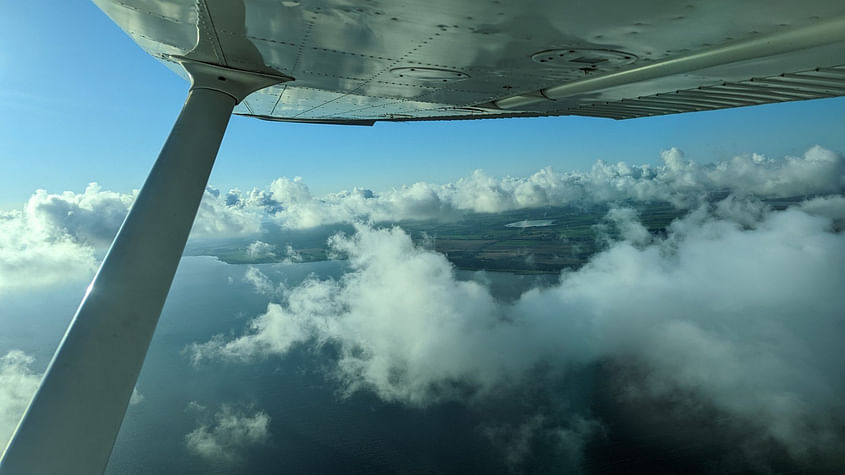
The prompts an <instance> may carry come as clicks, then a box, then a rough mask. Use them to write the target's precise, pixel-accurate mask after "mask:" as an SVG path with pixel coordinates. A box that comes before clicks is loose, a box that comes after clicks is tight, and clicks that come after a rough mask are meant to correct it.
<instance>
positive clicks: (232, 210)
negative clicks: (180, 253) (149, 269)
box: [0, 183, 262, 292]
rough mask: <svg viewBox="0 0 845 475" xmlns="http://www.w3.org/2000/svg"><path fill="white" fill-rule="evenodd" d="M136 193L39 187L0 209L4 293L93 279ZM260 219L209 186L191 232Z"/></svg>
mask: <svg viewBox="0 0 845 475" xmlns="http://www.w3.org/2000/svg"><path fill="white" fill-rule="evenodd" d="M136 196H137V191H133V192H132V193H117V192H113V191H107V190H103V189H102V188H101V187H100V186H99V185H97V184H96V183H91V184H90V185H88V186H87V187H86V188H85V190H84V191H83V192H82V193H74V192H72V191H65V192H63V193H60V194H50V193H48V192H47V191H45V190H37V191H36V192H35V193H34V194H33V195H32V196H31V197H30V198H29V200H28V201H27V203H26V205H25V206H24V207H23V208H22V209H21V210H13V211H0V292H3V291H8V290H12V289H22V288H27V287H32V286H40V285H50V284H53V283H57V282H67V281H73V280H77V279H82V280H84V279H87V278H90V276H91V275H92V274H93V272H94V271H95V270H96V268H97V264H98V258H97V255H101V254H102V252H104V251H105V250H106V249H107V248H108V246H109V244H110V243H111V241H112V240H113V239H114V236H115V234H116V233H117V230H118V229H119V228H120V225H121V223H122V222H123V219H124V218H125V217H126V213H127V212H128V211H129V208H130V207H131V205H132V203H133V201H134V200H135V197H136ZM261 219H262V218H261V216H260V214H259V213H258V211H256V210H244V209H242V208H241V207H239V206H237V205H233V206H229V205H227V204H226V198H225V197H220V196H219V193H216V194H215V192H214V190H213V189H209V190H207V191H206V193H205V196H204V198H203V201H202V204H201V205H200V209H199V213H198V217H197V221H196V223H195V225H194V229H193V231H192V237H200V238H202V237H232V236H246V235H251V234H255V233H257V232H258V231H259V230H260V227H261Z"/></svg>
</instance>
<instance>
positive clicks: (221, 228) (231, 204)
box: [191, 187, 263, 238]
mask: <svg viewBox="0 0 845 475" xmlns="http://www.w3.org/2000/svg"><path fill="white" fill-rule="evenodd" d="M262 217H263V213H262V211H261V210H260V209H256V208H250V207H245V206H243V205H242V204H241V203H239V202H238V201H233V196H232V194H231V192H230V193H229V194H227V195H225V196H220V192H219V191H218V190H216V189H214V188H212V187H208V188H207V189H206V191H205V194H204V195H203V199H202V201H201V202H200V207H199V210H197V218H196V221H195V222H194V227H193V228H192V229H191V237H193V238H227V237H235V236H250V235H254V234H257V233H258V232H260V231H261V220H262Z"/></svg>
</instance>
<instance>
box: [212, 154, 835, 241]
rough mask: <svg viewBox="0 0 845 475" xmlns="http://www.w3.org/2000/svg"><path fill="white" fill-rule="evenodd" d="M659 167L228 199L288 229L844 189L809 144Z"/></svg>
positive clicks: (298, 186) (282, 191)
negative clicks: (796, 149)
mask: <svg viewBox="0 0 845 475" xmlns="http://www.w3.org/2000/svg"><path fill="white" fill-rule="evenodd" d="M661 161H662V164H661V165H658V166H650V165H629V164H627V163H625V162H622V161H620V162H617V163H615V164H611V163H607V162H604V161H599V162H597V163H596V164H595V165H594V166H593V168H592V169H591V170H590V171H589V172H558V171H555V170H553V169H552V168H544V169H542V170H540V171H538V172H537V173H535V174H533V175H531V176H529V177H524V178H514V177H505V178H502V179H494V178H492V177H490V176H488V175H486V174H485V173H484V172H483V171H481V170H477V171H476V172H474V173H473V174H472V175H471V176H469V177H466V178H462V179H460V180H458V181H456V182H454V183H448V184H444V185H434V184H429V183H424V182H420V183H415V184H412V185H408V186H402V187H399V188H394V189H392V190H388V191H384V192H381V193H375V192H373V191H371V190H368V189H358V188H356V189H353V190H352V191H343V192H340V193H332V194H329V195H326V196H323V197H316V196H314V195H312V194H311V192H310V190H309V189H308V186H307V185H306V184H305V183H304V181H303V180H302V179H301V178H295V179H293V180H291V179H288V178H279V179H277V180H275V181H273V183H271V185H270V187H269V189H268V190H266V191H263V190H253V191H252V192H251V193H249V194H248V195H245V194H243V193H241V192H239V191H237V190H233V191H231V192H230V195H229V196H230V199H229V202H230V203H231V204H233V205H237V206H240V207H242V208H244V209H249V208H251V207H255V206H262V207H264V208H265V210H266V211H267V212H268V213H270V214H271V215H272V220H273V221H275V222H278V223H279V224H281V225H282V226H284V227H288V228H296V229H301V228H310V227H314V226H319V225H324V224H332V223H340V222H352V221H356V220H365V221H367V220H370V221H376V222H380V221H400V220H405V219H455V218H456V217H458V216H460V215H461V214H462V213H466V212H475V213H496V212H502V211H508V210H514V209H522V208H539V207H544V206H564V205H569V204H582V203H606V202H621V201H626V200H635V201H668V202H671V203H673V204H675V205H676V206H678V207H681V208H692V207H695V206H697V205H698V204H699V203H700V202H701V200H702V199H703V198H706V197H707V196H708V195H710V194H712V193H716V192H718V193H734V194H742V195H756V196H761V197H787V196H800V195H813V194H830V193H839V192H841V191H842V190H843V188H845V159H843V157H842V156H841V155H839V154H837V153H835V152H831V151H829V150H826V149H824V148H821V147H813V148H811V149H810V150H808V151H807V152H806V153H805V154H804V155H803V156H801V157H785V158H783V159H772V158H768V157H765V156H762V155H758V154H752V155H742V156H737V157H734V158H732V159H730V160H727V161H724V162H719V163H716V164H707V165H699V164H697V163H695V162H694V161H692V160H688V159H687V158H685V157H684V154H683V153H682V152H681V151H680V150H678V149H674V148H673V149H670V150H666V151H665V152H663V153H662V154H661Z"/></svg>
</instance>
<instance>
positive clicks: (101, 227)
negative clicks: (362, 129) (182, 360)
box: [0, 147, 845, 292]
mask: <svg viewBox="0 0 845 475" xmlns="http://www.w3.org/2000/svg"><path fill="white" fill-rule="evenodd" d="M661 158H662V161H663V163H662V165H658V166H649V165H629V164H626V163H624V162H618V163H616V164H609V163H606V162H603V161H599V162H597V163H596V164H595V165H594V166H593V168H592V169H591V170H590V171H589V172H583V173H582V172H566V173H562V172H557V171H554V170H552V169H551V168H544V169H542V170H540V171H538V172H537V173H535V174H533V175H531V176H528V177H523V178H515V177H506V178H502V179H494V178H492V177H489V176H487V175H486V174H484V172H482V171H480V170H479V171H476V172H474V173H473V174H472V175H470V176H469V177H466V178H462V179H460V180H458V181H456V182H454V183H448V184H444V185H434V184H429V183H415V184H412V185H407V186H401V187H398V188H394V189H392V190H387V191H384V192H381V193H374V192H372V191H370V190H367V189H358V188H355V189H353V190H352V191H342V192H338V193H331V194H329V195H326V196H323V197H315V196H314V195H313V194H312V193H311V192H310V190H309V189H308V186H307V185H306V184H305V183H304V181H303V180H302V179H301V178H299V177H297V178H294V179H292V180H291V179H287V178H284V177H282V178H278V179H276V180H274V181H273V182H272V183H271V184H270V185H269V187H268V189H267V190H260V189H254V190H252V191H250V192H249V193H244V192H241V191H239V190H230V191H229V192H227V193H221V192H220V191H219V190H217V189H215V188H212V187H208V188H207V189H206V191H205V194H204V196H203V200H202V203H201V205H200V208H199V211H198V215H197V220H196V223H195V224H194V227H193V230H192V234H191V236H192V237H193V238H224V237H235V236H253V235H256V234H258V233H260V232H261V230H262V223H263V222H265V221H267V222H276V223H278V224H280V225H282V226H284V227H287V228H310V227H314V226H319V225H325V224H333V223H351V222H361V221H374V222H381V221H400V220H406V219H439V220H453V219H458V218H459V217H460V216H461V214H463V213H467V212H500V211H506V210H513V209H520V208H535V207H543V206H561V205H567V204H580V203H585V202H586V203H595V202H600V203H605V202H621V201H625V200H635V201H654V200H664V201H670V202H672V203H674V204H676V205H677V206H680V207H695V206H698V204H699V203H701V202H702V199H703V197H706V196H708V195H710V194H712V193H713V192H726V191H727V192H734V193H736V194H739V195H749V194H750V195H755V196H759V197H786V196H793V195H804V194H809V195H814V194H830V193H839V192H841V191H842V189H843V188H845V159H843V157H842V156H840V155H838V154H836V153H834V152H831V151H829V150H825V149H823V148H821V147H813V148H811V149H810V150H808V151H807V152H806V153H805V154H804V155H803V156H800V157H785V158H783V159H771V158H767V157H764V156H761V155H756V154H753V155H743V156H738V157H734V158H732V159H730V160H727V161H724V162H721V163H717V164H713V165H698V164H696V163H695V162H693V161H692V160H688V159H687V158H685V157H684V156H683V154H682V153H681V152H680V151H679V150H677V149H670V150H667V151H665V152H663V154H662V155H661ZM136 195H137V192H136V191H133V192H132V193H116V192H113V191H107V190H103V189H102V188H101V187H100V186H98V185H97V184H96V183H92V184H90V185H88V187H86V189H85V190H84V191H83V192H82V193H74V192H70V191H66V192H63V193H60V194H49V193H47V192H46V191H44V190H38V191H36V192H35V194H33V196H32V197H31V198H30V199H29V201H28V202H27V204H26V206H25V207H24V208H23V209H22V210H20V211H11V212H0V292H2V291H4V290H10V289H15V288H18V289H19V288H25V287H28V286H34V285H48V284H51V283H55V282H58V281H67V280H73V279H85V278H87V277H90V275H92V273H93V272H94V270H95V269H96V266H97V259H96V258H95V254H96V253H98V252H102V251H103V250H105V248H106V246H108V244H109V243H110V242H111V239H112V238H113V236H114V234H115V233H116V231H117V229H118V228H119V226H120V223H121V222H122V221H123V219H124V216H125V215H126V212H127V211H128V209H129V207H130V206H131V204H132V202H133V201H134V199H135V197H136ZM825 199H828V200H831V199H835V198H819V200H820V201H817V202H815V204H811V203H808V204H806V206H805V209H808V210H810V208H809V207H815V208H814V209H820V207H822V206H827V208H828V209H830V210H835V209H837V208H838V209H841V207H837V206H836V204H835V203H833V202H832V201H830V202H828V204H827V205H824V203H825V202H824V200H825ZM743 202H744V201H743ZM749 211H751V210H749V209H746V210H738V209H733V210H732V209H729V206H728V205H725V209H724V210H722V212H723V214H724V213H730V212H744V213H747V212H749ZM829 212H830V211H829ZM829 212H828V213H829ZM749 219H751V220H753V219H756V217H754V216H751V217H750V218H749ZM629 222H631V221H629ZM749 222H750V221H749ZM632 226H633V227H632V228H631V229H628V230H621V231H623V232H639V233H640V236H641V237H643V238H645V237H646V236H645V234H643V233H642V231H643V230H642V229H639V228H637V224H632ZM259 246H260V247H259ZM268 246H270V245H269V244H266V243H262V242H261V241H256V242H255V243H253V245H252V246H251V247H250V251H249V252H252V253H254V254H255V255H262V256H269V255H270V254H267V253H268V252H271V253H272V252H274V251H275V249H272V248H270V247H268ZM288 251H289V252H288V255H287V258H288V259H290V261H291V262H296V261H297V256H298V254H296V252H295V251H294V252H292V253H291V252H290V250H288ZM300 257H301V256H300Z"/></svg>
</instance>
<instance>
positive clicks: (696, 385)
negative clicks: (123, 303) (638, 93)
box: [193, 158, 845, 459]
mask: <svg viewBox="0 0 845 475" xmlns="http://www.w3.org/2000/svg"><path fill="white" fill-rule="evenodd" d="M671 164H672V165H671V166H672V167H673V170H675V171H676V172H678V173H680V172H684V173H686V172H687V171H689V170H688V168H689V165H685V164H684V162H682V161H680V160H676V159H675V158H673V159H672V160H671ZM678 170H680V171H678ZM827 205H828V203H827V202H826V201H825V202H817V201H810V202H807V203H804V204H802V205H800V206H796V207H793V208H790V209H787V210H784V211H772V210H769V209H768V208H766V207H765V206H762V205H761V204H760V203H759V202H756V201H753V200H752V201H747V202H742V201H741V200H737V199H736V198H733V197H731V198H729V199H728V200H726V201H723V202H720V203H717V204H715V205H705V206H702V207H700V208H698V209H696V210H694V211H692V212H691V213H690V214H689V215H688V216H686V217H685V218H683V219H679V220H676V221H675V222H674V223H673V224H672V225H671V226H670V228H669V230H668V234H667V236H665V237H651V239H650V240H646V239H645V238H644V235H643V234H642V233H641V232H640V231H641V230H640V229H639V228H638V227H637V225H638V223H637V222H636V215H635V214H634V213H632V212H629V211H625V210H622V211H616V212H612V213H611V215H610V216H609V217H608V219H609V220H611V221H613V222H615V224H616V225H617V226H619V228H620V229H622V232H621V234H622V239H621V240H619V241H617V242H614V243H612V244H611V245H610V247H609V248H608V249H607V250H606V251H603V252H601V253H599V254H597V255H595V256H594V257H593V258H592V259H591V260H590V262H589V263H588V264H586V265H585V266H584V267H582V268H581V269H579V270H570V271H565V272H564V273H563V274H562V275H561V278H560V282H559V283H558V284H557V285H555V286H552V287H550V288H536V289H533V290H530V291H528V292H526V293H524V294H523V295H522V296H521V297H520V298H519V299H518V300H517V301H515V302H513V303H509V304H506V303H502V302H499V301H497V300H496V299H495V298H494V297H493V296H492V295H491V293H490V291H489V290H488V288H487V287H485V286H484V285H482V284H479V283H477V282H474V281H461V280H459V279H457V278H456V276H455V273H454V269H453V268H452V266H451V265H450V264H449V263H448V261H447V260H446V259H445V257H444V256H442V255H440V254H437V253H435V252H432V251H429V250H425V249H423V248H421V247H418V246H416V245H414V244H413V242H412V241H411V239H410V237H409V236H408V235H407V234H406V233H405V232H403V231H402V230H401V229H399V228H391V229H376V228H373V227H369V226H363V225H359V226H358V227H357V229H356V233H355V234H354V235H352V236H343V235H338V236H335V237H334V238H332V240H331V242H330V244H331V247H332V248H333V250H334V251H335V252H337V253H340V254H345V255H346V256H348V259H349V271H348V272H347V273H346V274H345V275H343V276H342V277H341V278H339V279H327V280H317V279H316V278H314V279H310V280H306V281H305V282H304V283H302V284H301V285H299V286H297V287H295V288H292V289H288V290H287V291H286V292H285V293H284V296H283V298H282V299H281V301H277V302H271V303H270V304H269V305H268V307H267V311H266V312H265V313H264V314H262V315H260V316H259V317H257V318H255V319H254V320H253V321H252V322H251V323H250V324H249V326H248V328H247V329H246V331H245V333H244V334H243V335H242V336H240V337H238V338H234V339H228V340H227V339H226V338H224V337H222V336H218V337H215V338H214V339H212V340H211V341H209V342H207V343H204V344H200V345H195V346H194V347H193V352H194V355H195V358H196V359H197V360H202V359H204V358H212V357H224V358H231V359H238V360H243V361H248V360H250V359H254V358H265V357H267V356H270V355H278V354H285V353H286V352H287V351H289V350H290V349H291V348H292V347H293V346H294V345H300V344H313V345H317V346H323V345H331V346H333V347H335V348H336V349H337V361H336V366H335V370H334V373H333V376H334V377H335V378H337V381H338V382H339V383H340V384H341V386H342V387H343V388H345V390H346V391H356V390H362V389H365V390H371V391H373V392H375V393H376V394H378V395H379V396H380V397H382V398H383V399H385V400H390V401H399V402H403V403H407V404H411V405H416V406H425V405H428V404H431V403H434V402H437V401H442V400H451V399H458V400H465V401H473V400H483V399H484V398H488V397H492V396H493V395H495V394H498V393H500V392H501V391H503V390H507V388H518V387H520V386H522V385H527V384H531V383H532V381H533V378H534V375H535V371H536V370H537V368H547V369H550V370H551V371H553V372H557V373H559V374H565V373H567V372H568V371H570V370H571V369H572V368H577V367H584V366H585V365H594V364H600V363H602V362H604V361H619V362H624V363H625V364H632V365H635V366H638V367H641V368H643V369H642V374H643V376H642V377H640V378H639V379H637V380H635V381H634V382H632V383H630V384H628V385H627V386H626V391H627V393H628V394H637V395H639V397H647V398H651V399H661V398H668V399H672V398H677V397H679V396H678V395H679V394H688V395H691V396H688V397H690V398H692V399H694V400H698V401H701V404H707V405H710V406H712V407H713V408H715V410H717V411H719V412H721V413H724V414H727V415H729V416H730V417H733V418H739V419H740V420H743V421H746V424H747V425H748V426H749V427H754V428H755V431H756V434H757V435H756V437H758V438H760V439H761V440H762V439H767V440H774V441H777V442H778V443H780V444H783V445H784V446H785V447H787V448H788V449H789V450H790V452H789V453H790V454H792V456H794V457H797V458H800V457H802V456H804V455H805V454H807V453H810V452H813V451H815V452H814V453H816V452H822V453H826V454H831V453H836V452H837V451H841V450H843V449H845V445H843V443H845V438H843V436H845V434H843V433H842V430H841V427H842V423H843V420H842V418H841V416H838V415H841V414H845V400H843V396H842V395H843V394H845V378H843V377H842V373H841V369H840V367H839V363H838V361H839V353H840V350H839V348H840V343H839V342H840V340H841V337H842V325H843V314H842V310H841V309H842V308H845V294H843V293H842V292H841V289H842V286H843V284H845V273H843V272H845V271H843V269H845V234H843V233H841V232H838V231H836V228H835V226H834V225H833V223H834V221H833V220H832V219H831V217H829V216H825V215H824V214H825V213H824V212H821V211H818V210H819V209H827V210H829V208H830V206H827ZM804 209H813V210H815V212H813V213H812V214H811V213H810V212H808V211H805V210H804ZM588 419H589V418H588ZM572 424H574V423H572ZM572 424H568V425H567V424H563V425H561V426H560V427H562V429H561V430H563V431H564V432H561V440H562V441H566V440H568V441H569V442H571V444H575V445H573V446H577V444H578V443H579V442H578V440H579V439H578V438H577V437H575V438H573V437H574V436H573V435H572V434H570V433H569V432H571V431H573V430H575V426H573V425H572ZM543 427H544V430H545V431H546V432H548V431H549V430H551V429H550V428H549V427H547V426H546V425H545V424H544V425H543ZM585 427H586V426H585ZM526 430H527V429H526ZM585 430H586V429H585ZM567 431H569V432H567ZM567 434H568V435H567ZM517 442H518V441H517ZM515 443H516V442H515ZM514 447H516V448H515V449H514V450H515V451H516V452H515V453H518V452H519V450H518V449H519V443H516V445H515V446H514ZM517 459H518V457H517Z"/></svg>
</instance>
